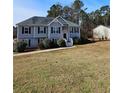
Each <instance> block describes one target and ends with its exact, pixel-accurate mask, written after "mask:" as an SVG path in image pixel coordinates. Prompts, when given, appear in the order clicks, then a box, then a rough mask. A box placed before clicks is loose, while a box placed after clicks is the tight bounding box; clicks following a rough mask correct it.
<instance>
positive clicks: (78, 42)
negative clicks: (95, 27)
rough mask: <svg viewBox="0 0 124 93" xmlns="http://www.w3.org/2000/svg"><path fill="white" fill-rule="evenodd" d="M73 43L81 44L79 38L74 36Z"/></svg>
mask: <svg viewBox="0 0 124 93" xmlns="http://www.w3.org/2000/svg"><path fill="white" fill-rule="evenodd" d="M73 43H74V44H81V40H80V38H78V37H74V38H73Z"/></svg>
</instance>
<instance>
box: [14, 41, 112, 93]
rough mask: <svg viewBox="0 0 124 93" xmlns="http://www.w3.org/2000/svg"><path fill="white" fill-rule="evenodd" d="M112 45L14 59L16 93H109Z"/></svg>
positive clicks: (89, 45) (78, 47)
mask: <svg viewBox="0 0 124 93" xmlns="http://www.w3.org/2000/svg"><path fill="white" fill-rule="evenodd" d="M109 68H110V65H109V41H103V42H97V43H92V44H87V45H79V46H76V48H72V49H65V50H59V51H52V52H47V53H38V54H31V55H26V56H17V57H14V80H13V81H14V85H13V86H14V93H109V90H110V89H109V88H110V85H109V84H110V80H109V78H110V73H109Z"/></svg>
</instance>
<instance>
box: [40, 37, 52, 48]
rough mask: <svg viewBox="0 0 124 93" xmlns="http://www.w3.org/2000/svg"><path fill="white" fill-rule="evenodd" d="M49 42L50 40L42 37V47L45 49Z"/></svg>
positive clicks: (48, 46)
mask: <svg viewBox="0 0 124 93" xmlns="http://www.w3.org/2000/svg"><path fill="white" fill-rule="evenodd" d="M50 42H51V41H50V40H49V39H48V38H46V39H44V40H43V41H42V43H43V47H44V48H45V49H48V48H50Z"/></svg>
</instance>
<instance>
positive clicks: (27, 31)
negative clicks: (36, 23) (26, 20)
mask: <svg viewBox="0 0 124 93" xmlns="http://www.w3.org/2000/svg"><path fill="white" fill-rule="evenodd" d="M22 34H31V27H22Z"/></svg>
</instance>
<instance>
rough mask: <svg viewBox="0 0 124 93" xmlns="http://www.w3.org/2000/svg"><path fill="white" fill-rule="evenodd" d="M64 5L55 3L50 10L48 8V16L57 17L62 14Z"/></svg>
mask: <svg viewBox="0 0 124 93" xmlns="http://www.w3.org/2000/svg"><path fill="white" fill-rule="evenodd" d="M62 8H63V7H62V6H61V5H60V4H54V5H52V6H51V7H50V10H48V11H47V12H48V15H47V17H57V16H59V15H62V11H63V10H62Z"/></svg>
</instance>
